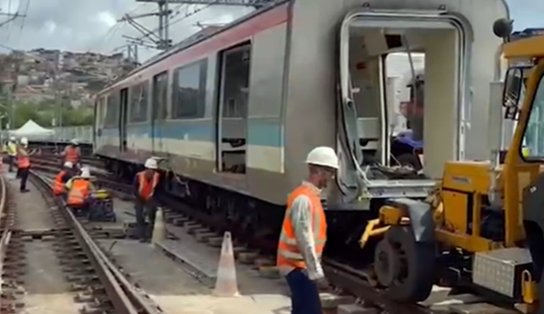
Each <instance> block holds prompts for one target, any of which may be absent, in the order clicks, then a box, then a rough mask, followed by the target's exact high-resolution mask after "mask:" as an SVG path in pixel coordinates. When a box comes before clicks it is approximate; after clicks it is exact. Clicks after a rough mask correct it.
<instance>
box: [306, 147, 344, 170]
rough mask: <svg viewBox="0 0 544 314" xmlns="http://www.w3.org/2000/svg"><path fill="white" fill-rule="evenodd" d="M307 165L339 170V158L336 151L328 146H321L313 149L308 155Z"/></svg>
mask: <svg viewBox="0 0 544 314" xmlns="http://www.w3.org/2000/svg"><path fill="white" fill-rule="evenodd" d="M306 163H307V164H311V165H316V166H324V167H330V168H334V169H338V157H337V156H336V153H335V152H334V149H332V148H330V147H327V146H319V147H316V148H314V149H312V151H311V152H310V153H308V157H306Z"/></svg>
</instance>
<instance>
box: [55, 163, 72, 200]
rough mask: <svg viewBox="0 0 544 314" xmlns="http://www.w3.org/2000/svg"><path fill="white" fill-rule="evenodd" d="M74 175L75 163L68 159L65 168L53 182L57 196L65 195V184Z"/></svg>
mask: <svg viewBox="0 0 544 314" xmlns="http://www.w3.org/2000/svg"><path fill="white" fill-rule="evenodd" d="M73 176H74V164H72V162H70V161H67V162H65V163H64V169H62V170H61V171H60V172H59V173H58V174H57V176H56V177H55V181H54V183H53V194H54V195H55V196H61V195H65V192H66V190H65V185H66V183H68V181H70V179H71V178H72V177H73Z"/></svg>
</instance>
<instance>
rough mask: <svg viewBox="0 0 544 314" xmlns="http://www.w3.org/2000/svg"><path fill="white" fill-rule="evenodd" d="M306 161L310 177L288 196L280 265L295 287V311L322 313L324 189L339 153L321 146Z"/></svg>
mask: <svg viewBox="0 0 544 314" xmlns="http://www.w3.org/2000/svg"><path fill="white" fill-rule="evenodd" d="M306 164H308V169H309V175H308V178H307V180H305V181H303V182H302V184H301V185H300V186H298V187H297V188H295V189H294V190H293V192H292V193H291V194H290V195H289V197H288V198H287V210H286V211H285V217H284V220H283V225H282V229H281V234H280V239H279V243H278V253H277V265H278V269H279V271H280V272H281V274H282V275H283V276H285V278H286V280H287V283H288V285H289V289H290V290H291V307H292V309H291V313H292V314H321V313H322V308H321V300H320V298H319V289H318V288H325V287H328V282H327V280H326V278H325V275H324V273H323V268H322V266H321V261H320V260H321V254H322V253H323V248H324V246H325V242H326V241H327V221H326V217H325V211H324V210H323V206H322V204H321V190H322V189H324V188H326V187H327V184H328V182H329V181H330V180H332V179H333V178H334V175H335V174H336V171H337V170H338V157H337V156H336V153H335V152H334V150H333V149H332V148H330V147H325V146H320V147H316V148H314V149H313V150H312V151H311V152H310V153H309V154H308V156H307V158H306Z"/></svg>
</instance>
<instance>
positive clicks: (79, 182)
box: [66, 178, 91, 206]
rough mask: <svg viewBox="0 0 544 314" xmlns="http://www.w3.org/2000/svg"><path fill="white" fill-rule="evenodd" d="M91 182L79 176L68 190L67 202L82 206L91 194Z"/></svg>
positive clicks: (71, 204)
mask: <svg viewBox="0 0 544 314" xmlns="http://www.w3.org/2000/svg"><path fill="white" fill-rule="evenodd" d="M90 186H91V183H90V182H89V181H88V180H85V179H81V178H77V179H74V181H73V182H72V188H71V189H70V192H68V199H67V200H66V204H67V205H69V206H80V205H83V204H84V203H85V200H86V199H87V197H88V196H89V193H90V190H91V188H90Z"/></svg>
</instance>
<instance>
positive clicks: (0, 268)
mask: <svg viewBox="0 0 544 314" xmlns="http://www.w3.org/2000/svg"><path fill="white" fill-rule="evenodd" d="M6 204H7V187H6V180H5V178H4V176H0V220H1V221H2V223H3V225H2V226H0V228H3V229H4V230H3V232H2V237H1V238H0V294H2V286H3V284H4V279H3V277H2V275H3V274H4V257H5V254H6V250H7V247H8V245H9V240H10V239H11V230H10V226H9V225H8V222H7V213H6ZM0 302H1V301H0Z"/></svg>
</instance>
